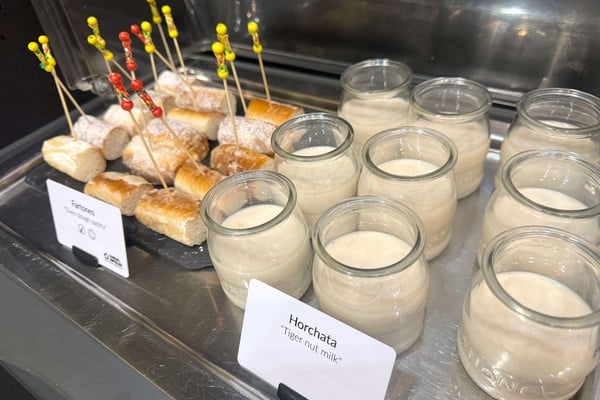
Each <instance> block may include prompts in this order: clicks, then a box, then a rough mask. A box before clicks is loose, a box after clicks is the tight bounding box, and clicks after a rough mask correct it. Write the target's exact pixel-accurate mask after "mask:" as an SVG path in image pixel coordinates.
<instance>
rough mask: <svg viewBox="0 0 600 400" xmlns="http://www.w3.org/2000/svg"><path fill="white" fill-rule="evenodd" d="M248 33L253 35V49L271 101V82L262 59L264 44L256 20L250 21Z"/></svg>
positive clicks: (268, 98) (266, 92)
mask: <svg viewBox="0 0 600 400" xmlns="http://www.w3.org/2000/svg"><path fill="white" fill-rule="evenodd" d="M248 33H249V34H250V35H251V36H252V51H253V52H254V53H255V54H256V57H257V58H258V64H259V66H260V74H261V75H262V80H263V85H264V87H265V95H266V97H267V101H268V102H269V103H270V102H271V94H270V93H269V84H268V83H267V74H266V73H265V66H264V64H263V60H262V51H263V46H262V44H260V38H259V37H258V24H257V23H256V22H254V21H250V22H248Z"/></svg>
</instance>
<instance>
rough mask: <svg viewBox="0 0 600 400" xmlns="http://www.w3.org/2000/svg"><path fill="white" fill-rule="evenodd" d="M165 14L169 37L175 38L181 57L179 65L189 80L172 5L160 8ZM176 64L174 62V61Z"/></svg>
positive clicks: (178, 53) (178, 55)
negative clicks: (178, 39)
mask: <svg viewBox="0 0 600 400" xmlns="http://www.w3.org/2000/svg"><path fill="white" fill-rule="evenodd" d="M160 10H161V11H162V13H163V15H164V16H165V21H166V23H167V29H168V32H169V37H170V38H171V39H172V40H173V44H174V45H175V50H176V51H177V58H178V59H179V65H180V66H181V68H182V69H183V76H184V77H185V80H186V81H188V80H189V79H188V75H187V68H186V67H185V64H184V62H183V56H182V55H181V49H180V48H179V42H178V41H177V37H179V31H177V27H176V26H175V22H174V21H173V15H172V14H171V7H169V6H162V7H161V8H160ZM173 64H174V63H173Z"/></svg>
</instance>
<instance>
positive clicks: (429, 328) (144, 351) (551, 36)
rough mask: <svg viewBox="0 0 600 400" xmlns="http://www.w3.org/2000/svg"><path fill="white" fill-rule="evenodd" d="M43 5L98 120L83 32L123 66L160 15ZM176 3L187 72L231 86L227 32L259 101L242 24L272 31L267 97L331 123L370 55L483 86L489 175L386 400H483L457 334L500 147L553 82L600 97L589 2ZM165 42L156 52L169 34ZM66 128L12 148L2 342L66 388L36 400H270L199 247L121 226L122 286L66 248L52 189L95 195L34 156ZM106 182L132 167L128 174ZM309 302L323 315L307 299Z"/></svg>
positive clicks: (37, 0)
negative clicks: (523, 109)
mask: <svg viewBox="0 0 600 400" xmlns="http://www.w3.org/2000/svg"><path fill="white" fill-rule="evenodd" d="M32 4H33V5H34V7H35V9H36V12H37V14H38V16H39V18H40V21H41V22H42V25H43V27H44V30H45V34H47V35H48V36H49V37H50V40H51V44H52V48H53V50H54V52H55V55H56V58H57V60H58V65H59V68H60V69H61V71H62V73H63V75H64V78H65V81H66V83H67V84H68V86H69V87H71V88H72V89H76V88H77V89H81V90H90V91H93V92H94V93H96V94H97V95H98V97H97V99H95V100H93V101H91V102H89V103H87V104H85V105H84V109H85V111H86V112H87V113H89V114H91V115H100V114H101V113H102V112H103V111H104V110H106V108H107V106H108V105H109V104H112V103H114V101H115V100H114V99H113V98H111V93H112V88H111V87H110V86H109V85H108V83H107V82H106V70H105V68H104V62H103V60H102V57H101V55H100V54H99V53H98V52H97V51H96V50H95V49H94V48H93V47H92V46H89V45H88V44H87V43H86V40H85V38H86V37H87V35H88V34H89V32H90V30H89V27H88V26H87V25H86V23H85V20H86V18H87V17H88V16H89V15H94V16H96V17H97V18H98V20H99V22H100V29H101V32H102V36H103V37H104V38H105V39H106V41H107V48H109V49H111V50H113V51H114V53H115V55H116V57H117V60H118V61H121V60H122V54H120V53H121V51H119V49H120V48H121V47H120V46H121V44H120V42H119V41H118V39H117V35H118V32H120V31H122V30H128V29H129V26H130V25H131V24H133V23H138V24H139V23H140V22H141V21H143V20H151V14H150V9H149V7H148V4H147V3H146V2H145V1H142V0H138V1H129V2H106V1H95V0H88V1H84V2H80V1H77V2H75V1H71V0H61V1H56V2H54V1H41V0H32ZM170 5H171V8H172V10H173V16H174V18H175V21H176V23H177V26H178V28H179V30H180V45H181V49H182V52H183V57H184V58H185V64H186V67H187V68H188V71H189V73H190V74H192V75H194V76H196V77H197V78H198V79H201V80H202V81H204V82H205V84H207V85H212V86H215V87H219V85H220V84H221V83H220V82H219V80H218V79H217V77H216V74H215V60H214V57H213V55H212V52H211V51H210V45H211V43H212V42H213V41H214V39H215V33H214V27H215V25H216V23H218V22H224V23H226V24H227V25H228V27H229V33H230V37H231V41H232V45H233V46H234V48H235V49H236V52H237V55H238V57H237V60H236V67H237V72H238V74H239V76H240V80H241V84H242V86H243V87H244V89H245V94H246V96H248V97H252V96H262V95H263V91H262V90H263V86H262V80H261V75H260V71H259V67H258V64H257V62H256V57H255V55H254V53H253V52H252V50H251V44H252V41H251V38H250V37H249V35H248V33H247V31H246V22H247V21H248V20H254V21H258V22H259V23H260V29H261V30H260V35H261V41H262V43H263V45H264V48H265V50H264V53H263V56H264V61H265V66H266V72H267V76H268V82H269V86H270V89H271V95H272V96H273V98H274V99H275V100H280V101H284V102H288V103H292V104H295V105H299V106H302V107H304V109H305V110H306V111H307V112H310V111H325V112H331V113H335V112H336V109H337V105H338V100H339V98H340V95H341V92H342V88H341V86H340V83H339V76H340V74H341V72H342V71H343V70H344V69H345V68H346V67H348V66H349V65H350V64H352V63H354V62H357V61H360V60H363V59H367V58H373V57H386V58H391V59H395V60H398V61H401V62H404V63H406V64H407V65H409V66H410V67H411V68H412V69H413V71H414V72H415V80H414V83H418V82H420V81H423V80H426V79H428V78H431V77H436V76H462V77H465V78H468V79H472V80H475V81H477V82H479V83H481V84H483V85H485V86H486V87H487V88H488V90H489V91H490V93H491V94H492V96H493V99H494V104H493V106H492V108H491V110H490V119H491V122H490V123H491V137H492V140H491V145H490V149H489V152H488V155H487V159H486V164H485V177H484V180H483V183H482V184H481V186H480V188H479V189H478V190H477V191H475V192H474V193H473V194H471V195H469V196H467V197H465V198H464V199H461V200H460V201H459V202H458V208H457V210H456V216H455V219H454V223H453V234H452V238H451V241H450V244H449V246H448V248H446V249H445V250H444V251H443V252H442V254H441V255H440V256H438V257H436V258H435V259H434V260H432V261H431V262H430V291H429V298H428V301H427V306H426V317H425V328H424V333H423V335H422V336H421V338H420V339H419V340H418V341H417V343H416V344H414V345H413V346H412V347H411V348H410V349H409V350H407V351H406V352H404V353H402V354H400V355H399V356H398V357H397V359H396V362H395V364H394V369H393V372H392V377H391V380H390V383H389V387H388V392H387V398H389V399H423V400H424V399H446V398H447V399H459V398H460V399H487V398H489V397H488V396H487V395H486V394H485V393H484V392H483V391H482V390H480V389H479V388H478V387H477V386H476V385H475V383H473V382H472V381H471V379H470V378H469V376H468V375H467V373H466V372H465V370H464V369H463V367H462V366H461V363H460V361H459V358H458V355H457V349H456V329H457V324H458V323H459V321H460V318H461V310H462V303H463V298H464V295H465V292H466V290H467V288H468V286H469V285H470V283H471V278H472V276H473V274H474V273H475V271H476V270H477V268H478V267H477V263H476V247H477V244H478V241H479V235H480V231H481V218H482V215H483V210H484V208H485V205H486V204H487V200H488V199H489V196H490V194H491V192H492V191H493V189H494V175H495V173H496V168H497V164H498V160H499V149H500V145H501V142H502V139H503V137H504V135H505V134H506V132H507V130H508V127H509V124H510V122H511V121H512V119H513V117H514V115H515V105H516V102H517V101H518V99H519V98H520V96H521V95H522V94H523V93H525V92H527V91H529V90H532V89H535V88H538V87H552V86H555V87H570V88H577V89H581V90H584V91H586V92H589V93H592V94H594V93H596V94H597V93H600V87H599V86H598V80H597V79H595V77H597V76H598V70H597V69H598V65H600V62H598V61H599V60H598V57H599V56H598V54H600V51H598V50H600V49H599V48H598V46H600V45H599V44H598V42H597V41H595V40H594V39H595V38H597V37H598V36H599V35H598V33H600V32H598V30H599V29H600V28H599V27H598V24H596V23H594V22H595V21H596V20H597V15H598V12H597V8H595V7H594V6H595V4H594V2H592V1H577V2H570V3H565V2H559V1H549V2H548V1H545V2H544V1H531V2H527V3H526V4H522V5H516V4H513V3H506V2H502V1H494V2H492V3H487V4H485V5H484V4H482V3H481V2H474V1H460V2H449V1H446V2H431V1H421V2H408V1H385V0H378V1H376V2H368V1H340V0H328V1H318V2H317V1H304V2H296V1H294V2H278V1H269V0H265V1H256V0H248V1H241V0H227V1H210V2H209V1H207V2H197V1H193V0H178V1H173V2H172V3H171V4H170ZM32 39H35V38H32ZM134 40H136V39H134ZM154 40H155V42H157V47H159V48H160V46H161V45H160V42H159V39H158V36H157V35H155V38H154ZM171 51H174V49H173V48H171ZM134 53H135V54H136V59H137V60H138V62H139V64H140V69H139V75H140V77H142V79H144V80H145V81H146V82H148V83H149V84H151V83H150V82H151V73H150V67H149V65H148V63H147V62H146V61H142V60H144V59H145V58H146V57H145V54H144V53H143V50H142V49H141V46H140V45H139V43H135V42H134ZM231 86H233V85H231ZM73 116H76V112H75V111H73ZM67 129H68V127H67V124H66V120H65V119H64V118H61V119H58V120H57V121H55V122H53V123H51V124H48V125H46V126H42V127H40V129H38V130H37V131H35V132H32V133H30V134H29V135H27V136H26V137H25V138H24V139H22V140H21V141H19V142H17V143H15V144H14V145H12V146H10V147H7V148H5V149H3V150H0V171H1V175H0V237H1V241H0V242H1V243H2V245H0V282H1V284H2V286H3V287H4V289H2V290H1V291H0V298H1V299H2V303H3V306H2V308H0V313H1V314H0V317H2V319H3V323H6V324H7V325H8V326H11V327H12V328H13V329H2V330H0V361H2V362H3V363H5V364H7V365H9V366H11V367H12V368H14V369H15V370H16V371H21V373H22V380H23V381H24V382H26V383H27V382H43V383H44V384H45V385H46V386H51V387H53V388H54V391H55V392H56V394H55V396H56V397H50V396H48V397H44V396H45V394H44V393H43V390H41V392H42V393H39V395H40V398H77V399H86V398H90V399H92V398H114V399H119V398H173V399H200V398H206V399H217V398H223V399H233V398H240V399H242V398H251V399H268V398H276V396H277V395H276V388H273V387H271V386H270V385H268V384H267V383H265V382H264V381H262V380H261V379H260V378H258V377H257V376H255V375H254V374H253V373H251V372H250V371H247V370H245V369H244V368H242V367H241V366H240V365H239V364H238V362H237V359H236V356H237V351H238V346H239V339H240V332H241V328H242V321H243V315H244V312H243V310H241V309H239V308H237V307H236V306H234V305H233V304H232V303H231V302H230V301H229V300H228V299H227V298H226V296H225V294H224V293H223V291H222V289H221V286H220V284H219V280H218V278H217V275H216V274H215V272H214V269H213V268H212V266H211V263H210V258H209V256H208V253H207V251H208V250H207V247H206V245H205V244H202V245H198V246H193V247H187V246H184V245H181V244H179V243H176V242H174V241H173V240H171V239H168V238H166V237H164V236H161V235H159V234H157V233H155V232H152V231H150V230H148V229H147V228H145V227H144V226H143V225H141V224H139V223H138V222H137V221H136V220H135V218H133V217H124V231H125V235H126V242H127V256H128V261H129V268H130V276H129V278H127V279H126V278H123V277H121V276H119V275H117V274H114V273H112V272H110V271H108V270H106V269H104V268H98V267H94V266H90V265H87V264H86V263H84V262H82V260H81V259H79V258H77V257H76V256H75V255H74V254H73V252H72V251H71V249H69V248H66V247H64V246H62V245H60V244H59V243H58V242H57V240H56V235H55V232H54V225H53V222H52V217H51V213H50V205H49V199H48V193H47V189H46V180H47V179H52V180H54V181H57V182H59V183H62V184H65V185H67V186H69V187H71V188H74V189H76V190H82V188H83V184H82V183H79V182H76V181H74V180H72V179H70V178H69V177H67V176H66V175H64V174H62V173H60V172H58V171H56V170H54V169H52V168H50V167H49V166H48V165H47V164H46V163H44V162H43V159H42V156H41V154H40V149H41V144H42V142H43V141H44V140H45V139H47V138H49V137H51V136H54V135H57V134H64V133H66V131H67ZM108 168H109V169H112V170H124V169H125V167H124V165H123V164H122V163H121V161H119V160H116V161H113V162H109V166H108ZM301 300H302V301H303V302H305V303H307V304H310V305H312V306H316V302H315V299H314V293H313V292H312V289H309V291H308V292H307V293H306V294H305V295H304V296H303V297H302V299H301ZM28 315H30V317H29V318H27V316H28ZM61 332H62V333H61ZM65 341H66V342H65ZM32 343H36V346H38V347H39V348H38V349H37V350H36V351H32V350H31V346H32ZM58 343H61V344H60V345H59V344H58ZM26 349H30V350H26ZM599 380H600V376H598V372H595V373H592V374H591V375H590V376H589V377H588V379H587V381H586V383H585V385H584V387H583V388H582V389H581V390H580V392H579V393H578V395H577V398H579V399H585V400H591V399H595V398H597V397H598V393H599V390H600V389H599V388H600V383H599ZM29 387H30V389H32V390H34V391H35V388H36V387H40V386H39V385H38V386H36V385H35V384H31V385H29Z"/></svg>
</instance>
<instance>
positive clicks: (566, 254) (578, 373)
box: [457, 226, 600, 400]
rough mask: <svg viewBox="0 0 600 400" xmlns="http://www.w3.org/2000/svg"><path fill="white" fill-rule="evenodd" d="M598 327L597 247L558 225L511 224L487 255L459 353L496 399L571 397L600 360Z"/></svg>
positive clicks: (471, 294) (467, 306)
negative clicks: (559, 227) (554, 226)
mask: <svg viewBox="0 0 600 400" xmlns="http://www.w3.org/2000/svg"><path fill="white" fill-rule="evenodd" d="M599 325H600V253H599V251H598V248H597V247H596V246H595V245H593V244H591V243H589V242H586V241H584V240H583V239H581V238H579V237H577V236H574V235H572V234H570V233H567V232H565V231H561V230H558V229H554V228H549V227H537V226H533V227H531V226H524V227H518V228H513V229H510V230H508V231H505V232H503V233H501V234H500V235H498V236H496V237H495V238H494V239H493V240H492V241H491V242H490V243H489V244H488V246H486V248H485V251H484V252H483V255H482V257H481V269H480V270H479V271H477V272H476V274H475V276H474V278H473V281H472V284H471V287H470V289H469V291H468V292H467V295H466V297H465V301H464V306H463V315H462V320H461V322H460V325H459V328H458V339H457V346H458V354H459V356H460V360H461V362H462V364H463V366H464V367H465V369H466V371H467V373H468V374H469V375H470V376H471V378H472V379H473V380H474V381H475V383H477V385H478V386H480V387H481V388H482V389H483V390H484V391H486V392H487V393H489V394H490V395H491V396H493V397H494V398H497V399H505V400H538V399H550V400H563V399H564V400H566V399H569V398H571V396H573V395H574V394H575V393H576V392H577V391H578V390H579V388H580V387H581V385H582V384H583V382H584V380H585V378H586V376H587V375H588V374H589V373H590V372H591V371H592V370H593V369H594V368H595V367H596V364H597V363H598V357H599V354H600V351H599V350H600V349H599V343H600V341H599V336H598V332H599Z"/></svg>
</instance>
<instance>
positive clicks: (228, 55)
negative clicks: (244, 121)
mask: <svg viewBox="0 0 600 400" xmlns="http://www.w3.org/2000/svg"><path fill="white" fill-rule="evenodd" d="M216 31H217V39H218V40H219V43H221V44H222V45H223V51H224V54H225V61H229V65H231V72H233V80H234V82H235V85H236V87H237V91H238V94H239V95H240V102H241V104H242V109H243V110H244V115H246V114H248V108H247V107H246V100H245V99H244V93H243V92H242V85H240V79H239V78H238V74H237V70H236V69H235V63H234V61H235V53H234V51H233V50H232V49H231V44H230V43H229V35H228V34H227V25H225V24H223V23H219V24H217V27H216Z"/></svg>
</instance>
